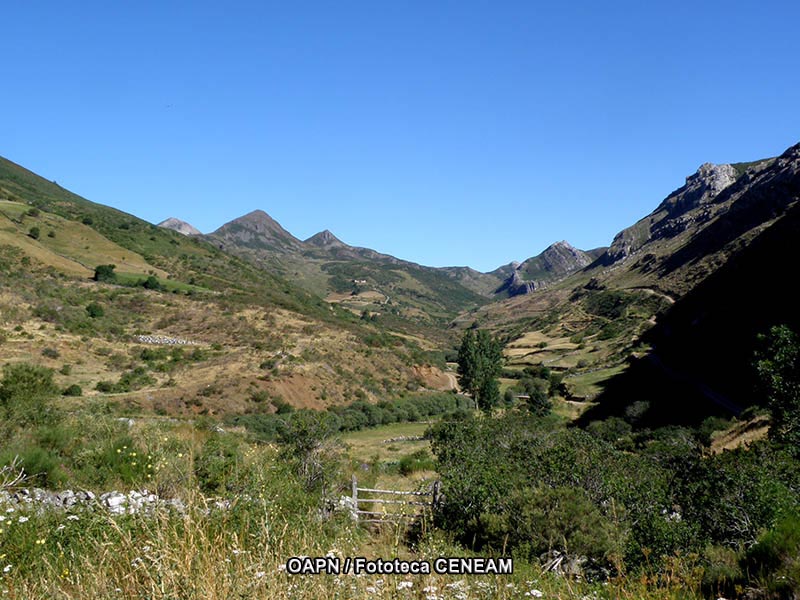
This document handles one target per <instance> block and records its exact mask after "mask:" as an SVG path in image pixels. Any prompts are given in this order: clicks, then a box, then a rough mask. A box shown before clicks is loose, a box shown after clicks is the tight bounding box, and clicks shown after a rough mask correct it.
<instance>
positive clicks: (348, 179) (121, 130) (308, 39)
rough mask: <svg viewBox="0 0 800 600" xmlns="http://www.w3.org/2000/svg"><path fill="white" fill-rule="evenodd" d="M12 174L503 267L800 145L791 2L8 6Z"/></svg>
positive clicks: (597, 235)
mask: <svg viewBox="0 0 800 600" xmlns="http://www.w3.org/2000/svg"><path fill="white" fill-rule="evenodd" d="M3 23H4V25H3V32H2V35H1V36H0V49H1V50H2V54H3V63H2V65H3V66H2V75H3V77H2V88H0V110H1V112H0V114H1V115H2V117H1V118H0V155H3V156H5V157H6V158H9V159H11V160H13V161H15V162H18V163H20V164H22V165H23V166H26V167H28V168H30V169H32V170H34V171H36V172H38V173H39V174H41V175H43V176H45V177H47V178H48V179H52V180H56V181H58V183H59V184H61V185H63V186H64V187H66V188H68V189H71V190H72V191H75V192H77V193H79V194H81V195H83V196H85V197H87V198H89V199H90V200H94V201H96V202H101V203H104V204H110V205H112V206H115V207H117V208H120V209H122V210H125V211H128V212H131V213H133V214H136V215H137V216H140V217H142V218H144V219H147V220H149V221H152V222H158V221H160V220H162V219H164V218H166V217H168V216H176V217H179V218H182V219H184V220H187V221H189V222H191V223H193V224H194V225H195V226H197V227H198V228H200V229H201V230H202V231H204V232H208V231H211V230H213V229H215V228H216V227H218V226H219V225H221V224H222V223H224V222H226V221H229V220H231V219H233V218H235V217H237V216H240V215H241V214H244V213H246V212H249V211H250V210H253V209H256V208H261V209H263V210H266V211H267V212H268V213H270V214H271V215H272V216H273V217H274V218H276V219H277V220H278V221H280V222H281V223H282V224H283V225H284V227H286V228H287V229H288V230H289V231H291V232H292V233H293V234H295V235H296V236H298V237H300V238H305V237H308V236H310V235H312V234H314V233H316V232H317V231H320V230H322V229H326V228H327V229H330V230H332V231H333V232H334V233H335V234H336V235H338V236H339V237H340V238H341V239H343V240H344V241H346V242H348V243H350V244H354V245H361V246H368V247H372V248H375V249H377V250H380V251H383V252H388V253H391V254H394V255H396V256H399V257H402V258H406V259H410V260H414V261H417V262H421V263H424V264H429V265H434V266H445V265H464V264H467V265H470V266H473V267H475V268H478V269H481V270H490V269H493V268H495V267H497V266H499V265H501V264H503V263H507V262H509V261H511V260H523V259H525V258H527V257H529V256H531V255H534V254H537V253H538V252H540V251H541V250H542V249H543V248H545V247H546V246H547V245H548V244H549V243H551V242H553V241H556V240H560V239H567V240H569V241H570V242H571V243H573V244H574V245H576V246H579V247H583V248H591V247H595V246H600V245H607V244H608V243H609V242H610V240H611V238H612V237H613V235H614V234H615V233H616V232H617V231H618V230H620V229H621V228H623V227H625V226H627V225H629V224H631V223H633V222H634V221H636V220H637V219H638V218H640V217H642V216H644V215H645V214H646V213H648V212H649V211H650V210H652V209H653V208H654V207H655V206H656V205H657V204H658V202H659V201H660V200H661V199H662V198H663V197H664V196H666V195H667V194H668V193H669V192H670V191H672V190H674V189H675V188H677V187H679V186H680V185H681V184H682V183H683V180H684V177H685V176H687V175H689V174H690V173H692V172H693V171H694V170H695V169H696V168H697V167H698V166H699V165H700V164H701V163H702V162H706V161H710V162H738V161H746V160H753V159H757V158H761V157H764V156H771V155H775V154H777V153H780V152H782V151H783V150H784V149H785V148H786V147H788V146H790V145H792V144H794V143H796V142H798V141H800V110H798V107H800V47H798V23H800V3H798V2H796V1H790V0H786V1H774V0H761V1H758V2H756V1H752V2H745V1H742V2H738V1H736V0H728V1H726V2H715V1H707V2H703V1H701V2H697V1H692V2H688V1H683V0H680V1H678V2H675V1H673V2H642V1H641V0H636V1H635V2H634V1H621V2H620V1H614V0H612V1H610V2H596V1H577V2H563V3H562V2H537V1H534V0H527V1H515V2H511V1H509V2H496V1H494V2H489V1H487V2H475V1H468V0H459V1H436V0H433V1H432V0H425V1H420V2H381V1H374V0H372V1H368V2H367V1H365V2H349V1H347V0H341V1H338V2H302V1H298V2H269V1H259V2H240V1H237V0H232V1H228V2H224V3H223V2H218V1H217V2H207V1H201V0H192V1H185V2H176V1H170V0H160V1H157V2H156V1H149V0H145V1H141V0H140V1H137V2H108V1H104V2H98V1H94V0H89V1H84V0H82V1H80V2H69V3H66V2H61V1H55V0H42V1H38V2H10V3H6V5H4V6H3Z"/></svg>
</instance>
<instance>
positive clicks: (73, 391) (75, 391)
mask: <svg viewBox="0 0 800 600" xmlns="http://www.w3.org/2000/svg"><path fill="white" fill-rule="evenodd" d="M61 395H62V396H83V389H82V388H81V386H79V385H78V384H77V383H73V384H72V385H71V386H69V387H67V388H66V389H65V390H64V391H63V392H62V393H61Z"/></svg>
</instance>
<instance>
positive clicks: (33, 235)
mask: <svg viewBox="0 0 800 600" xmlns="http://www.w3.org/2000/svg"><path fill="white" fill-rule="evenodd" d="M40 235H41V232H40V231H39V228H38V227H31V228H30V229H29V230H28V237H31V238H33V239H35V240H38V239H39V236H40Z"/></svg>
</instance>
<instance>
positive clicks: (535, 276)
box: [497, 241, 597, 296]
mask: <svg viewBox="0 0 800 600" xmlns="http://www.w3.org/2000/svg"><path fill="white" fill-rule="evenodd" d="M591 252H592V253H595V252H597V251H591ZM595 256H597V254H590V253H588V252H584V251H583V250H578V249H577V248H575V247H574V246H572V245H571V244H569V243H568V242H565V241H561V242H556V243H555V244H552V245H550V246H548V247H547V248H546V249H545V250H544V252H542V253H541V254H539V255H537V256H534V257H533V258H529V259H528V260H526V261H525V262H523V263H518V264H517V265H516V267H515V268H514V271H513V272H512V273H511V275H510V276H509V277H508V279H506V281H505V282H504V283H503V285H502V286H501V287H500V288H499V289H498V290H497V291H498V292H503V291H506V292H508V294H509V295H511V296H516V295H519V294H529V293H531V292H533V291H535V290H538V289H542V288H544V287H547V286H548V285H549V284H552V283H555V282H556V281H559V280H561V279H563V278H564V277H567V276H568V275H571V274H572V273H574V272H575V271H578V270H579V269H582V268H584V267H586V266H588V265H590V264H591V263H592V262H594V258H595ZM512 264H514V263H512Z"/></svg>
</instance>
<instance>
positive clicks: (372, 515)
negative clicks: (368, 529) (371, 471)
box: [352, 475, 441, 523]
mask: <svg viewBox="0 0 800 600" xmlns="http://www.w3.org/2000/svg"><path fill="white" fill-rule="evenodd" d="M352 486H353V495H352V500H353V506H354V507H355V513H356V515H357V517H358V520H359V521H360V522H361V523H400V522H403V521H407V522H409V523H411V522H413V521H416V520H418V519H420V518H423V517H424V516H426V515H427V516H430V513H431V511H432V510H433V508H434V507H435V506H436V505H437V504H438V503H439V500H440V498H441V481H438V480H437V481H435V482H433V484H431V486H430V488H429V489H428V491H419V492H407V491H401V490H379V489H376V488H361V487H358V480H357V479H356V476H355V475H353V480H352ZM361 494H369V497H364V496H362V495H361ZM386 496H388V498H387V497H386ZM364 504H372V505H374V504H378V505H380V506H387V507H391V508H394V509H399V510H393V511H391V512H387V511H386V510H382V511H378V510H362V508H361V505H364Z"/></svg>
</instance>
